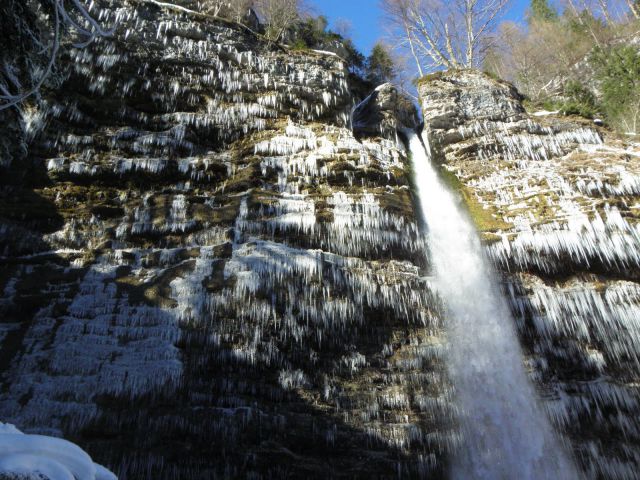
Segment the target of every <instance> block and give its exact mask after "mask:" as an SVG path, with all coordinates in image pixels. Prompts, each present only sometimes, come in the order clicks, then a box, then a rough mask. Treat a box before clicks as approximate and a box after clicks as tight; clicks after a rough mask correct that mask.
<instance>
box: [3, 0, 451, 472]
mask: <svg viewBox="0 0 640 480" xmlns="http://www.w3.org/2000/svg"><path fill="white" fill-rule="evenodd" d="M100 17H101V19H102V21H103V22H105V23H106V24H117V25H118V28H117V33H116V35H115V36H114V37H113V38H107V39H102V40H100V41H98V42H96V43H94V44H92V45H91V46H89V47H88V48H86V49H82V50H72V51H71V53H70V54H69V57H68V58H67V59H66V60H64V61H63V72H64V73H65V75H66V80H65V81H64V83H63V84H62V86H61V87H60V88H59V89H50V90H48V91H47V92H45V94H44V96H43V99H42V101H41V102H39V104H38V105H37V106H32V107H31V109H30V110H29V111H28V112H27V113H28V115H27V121H26V123H25V124H24V125H23V128H22V130H21V133H19V134H18V133H15V132H14V134H13V136H12V138H11V142H10V143H11V144H12V145H23V146H24V147H25V148H24V149H23V151H26V152H27V154H26V157H25V158H22V159H21V160H20V161H17V157H15V158H14V159H13V161H12V162H11V166H10V167H7V165H8V164H9V163H10V161H9V159H8V157H5V158H3V160H4V163H3V164H4V166H5V167H7V168H6V170H5V172H7V174H6V175H3V178H4V180H3V185H2V188H1V189H0V192H1V195H0V217H1V218H2V222H1V224H0V232H1V235H0V254H1V257H0V292H1V296H0V372H1V374H2V377H1V381H2V388H1V389H0V419H2V421H4V422H9V423H12V424H15V425H16V426H17V427H18V428H20V429H21V430H23V431H25V432H27V433H45V434H48V435H60V436H64V437H65V438H67V439H70V440H72V441H74V442H76V443H78V444H79V445H80V446H81V447H82V448H84V449H85V450H86V451H87V452H89V453H90V454H91V456H92V457H93V458H94V459H95V460H96V461H97V462H99V463H101V464H104V465H105V466H107V467H109V468H110V469H111V470H113V471H114V473H116V474H117V475H118V476H119V478H120V480H126V479H141V478H153V479H176V478H180V479H196V478H202V479H204V478H207V479H210V478H255V479H258V478H265V479H266V478H284V477H289V478H302V477H309V478H329V477H350V478H353V477H362V478H391V477H396V476H398V475H404V476H411V475H413V476H417V475H427V474H429V475H432V476H431V477H430V478H438V477H439V476H440V475H441V474H442V473H443V472H444V469H445V468H446V459H447V452H448V451H449V450H450V448H451V446H452V445H453V444H454V443H455V435H454V433H453V430H452V425H451V423H452V420H451V419H452V413H451V412H450V407H449V405H450V402H449V401H448V396H449V388H448V382H447V379H446V374H445V371H444V367H443V362H442V360H441V357H442V353H441V352H442V341H441V336H440V333H441V321H440V315H439V310H440V308H439V302H438V300H437V299H436V298H434V296H433V295H432V294H431V293H430V289H429V285H428V281H427V280H426V279H425V277H424V276H423V274H424V271H425V269H426V267H427V265H426V261H425V258H424V242H423V240H422V236H421V235H420V234H419V231H418V227H417V222H416V218H415V216H414V213H413V206H412V197H411V191H410V188H409V178H408V175H407V171H408V168H407V156H406V153H405V150H404V148H403V147H402V146H401V145H399V144H396V142H395V141H389V140H385V139H381V138H370V139H367V140H363V141H357V140H356V139H355V138H354V137H353V135H352V133H351V131H350V130H349V129H347V128H345V127H347V125H348V121H349V113H350V111H351V108H352V106H353V105H354V104H355V103H356V100H357V98H356V97H355V96H354V94H353V92H352V91H351V87H350V83H349V76H348V72H347V69H346V67H345V65H344V62H343V61H342V60H341V59H340V58H339V57H338V56H335V55H329V54H325V53H321V52H314V51H306V52H290V51H284V50H282V49H281V48H278V47H274V46H270V45H268V44H266V43H264V42H262V41H261V40H260V38H258V37H256V36H255V35H254V34H253V33H251V32H250V31H248V30H245V29H243V28H241V27H239V26H237V25H234V24H225V23H223V22H221V21H218V20H213V19H211V18H208V17H206V16H202V15H198V14H194V13H190V12H186V11H183V10H179V9H175V8H169V7H166V6H162V5H159V4H158V3H156V2H152V1H136V0H124V1H119V2H116V1H113V2H106V3H105V4H104V9H103V11H102V13H101V14H100ZM6 143H7V142H5V144H6ZM12 148H13V147H12ZM3 151H9V150H8V149H5V150H3ZM11 151H14V150H11Z"/></svg>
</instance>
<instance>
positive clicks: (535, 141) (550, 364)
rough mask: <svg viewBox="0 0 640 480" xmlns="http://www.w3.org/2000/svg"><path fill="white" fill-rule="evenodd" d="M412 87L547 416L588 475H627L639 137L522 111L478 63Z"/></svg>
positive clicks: (638, 373)
mask: <svg viewBox="0 0 640 480" xmlns="http://www.w3.org/2000/svg"><path fill="white" fill-rule="evenodd" d="M419 91H420V96H421V100H422V106H423V110H424V117H425V122H426V124H427V132H426V133H427V135H428V137H429V139H430V141H431V145H432V149H433V151H434V154H435V155H434V156H435V158H436V160H437V161H438V162H440V163H442V170H443V175H444V176H445V177H446V178H447V179H448V180H449V183H450V184H451V185H452V186H453V187H455V188H457V189H458V190H459V191H460V194H461V197H462V200H464V201H465V202H466V203H467V206H468V208H469V214H470V215H471V217H472V219H473V220H474V221H475V222H476V225H477V226H478V228H479V230H480V231H481V232H482V233H483V235H484V238H485V240H486V252H487V255H488V256H489V257H490V258H491V259H492V260H493V262H494V264H495V265H496V267H497V268H498V269H500V270H501V271H502V272H503V275H504V287H505V293H506V294H507V295H508V296H509V298H510V300H511V302H512V307H513V313H514V318H515V319H516V326H517V328H518V331H519V334H520V337H521V342H522V345H524V346H525V347H526V351H527V354H528V360H527V362H528V365H529V367H530V369H531V377H532V379H533V381H534V382H536V383H537V385H538V387H539V389H540V392H541V394H542V396H543V398H544V400H545V406H546V408H547V412H548V414H549V416H550V418H551V420H552V421H553V422H554V423H555V425H556V426H557V427H558V429H559V430H560V431H564V432H565V433H566V437H567V438H570V439H571V442H572V446H573V450H574V453H575V458H576V459H577V460H578V462H579V463H580V465H581V467H582V469H583V475H584V478H587V479H596V478H621V479H622V478H625V479H631V478H634V476H636V475H637V471H638V469H639V468H640V423H639V422H638V415H637V412H638V407H639V406H640V389H639V388H638V385H639V383H638V382H639V380H640V361H639V359H640V347H639V345H640V327H639V325H638V322H637V321H636V319H637V318H639V317H638V315H639V314H640V295H639V293H640V276H639V273H638V272H640V235H639V233H640V210H639V209H638V205H640V145H638V144H634V143H632V142H629V141H625V140H621V139H619V138H616V137H615V136H613V135H611V134H610V133H608V132H607V131H606V130H603V129H598V128H595V127H594V126H593V125H592V124H591V122H584V121H580V120H569V119H567V118H555V117H554V116H552V115H547V116H540V117H535V118H534V117H530V116H528V115H527V114H526V113H525V111H524V109H523V107H522V105H521V103H520V98H519V95H518V93H517V92H516V91H515V90H514V89H513V87H511V86H510V85H508V84H506V83H503V82H499V81H496V80H494V79H492V78H489V77H488V76H486V75H484V74H482V73H480V72H475V71H461V72H444V73H442V74H436V75H435V76H432V77H430V78H426V79H424V80H423V81H421V82H420V85H419ZM434 208H437V206H434Z"/></svg>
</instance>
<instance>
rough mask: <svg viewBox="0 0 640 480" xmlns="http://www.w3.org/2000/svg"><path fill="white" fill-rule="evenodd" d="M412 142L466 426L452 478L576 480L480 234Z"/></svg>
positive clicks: (417, 143) (424, 151) (412, 136)
mask: <svg viewBox="0 0 640 480" xmlns="http://www.w3.org/2000/svg"><path fill="white" fill-rule="evenodd" d="M410 141H411V142H410V146H411V152H412V158H413V164H414V171H415V175H416V182H415V183H416V185H417V187H418V193H419V198H420V202H421V207H422V211H423V214H424V216H425V220H426V224H427V227H428V235H429V239H428V240H429V246H430V250H431V259H432V262H433V267H434V269H435V279H434V286H435V287H436V290H437V291H438V293H439V294H440V295H441V296H442V299H443V301H444V303H445V307H446V310H447V312H448V319H449V320H448V321H449V325H448V328H447V330H448V336H449V349H448V359H447V360H448V366H449V372H450V375H451V378H452V381H453V383H454V387H455V396H456V403H457V406H458V408H459V410H460V424H461V430H462V440H461V441H462V445H461V448H460V450H459V451H458V452H457V454H456V455H455V458H454V459H453V462H452V467H451V468H452V478H454V479H477V480H493V479H516V478H517V479H522V480H540V479H543V478H549V479H551V478H554V479H559V480H569V479H571V480H573V479H577V478H578V476H577V473H576V471H575V467H574V466H573V464H572V462H571V460H570V459H569V457H568V456H567V455H566V454H565V452H564V450H563V448H562V446H561V444H560V443H559V442H558V440H557V439H556V437H555V435H554V432H553V429H552V427H551V425H550V424H549V421H548V419H547V417H546V416H545V413H544V410H543V409H542V408H541V407H540V405H539V403H538V401H537V400H536V393H535V390H534V389H533V387H532V386H531V385H530V384H529V381H528V377H527V374H526V372H525V369H524V366H523V361H522V360H523V357H522V352H521V350H520V346H519V343H518V339H517V336H516V332H515V328H514V322H513V319H512V316H511V313H510V311H509V306H508V304H507V301H506V299H505V298H504V297H503V295H502V294H501V293H500V290H499V288H498V283H497V281H496V279H495V278H493V275H492V274H491V270H490V267H489V265H488V262H487V261H486V260H485V259H484V257H483V252H482V246H481V243H480V241H479V238H478V235H477V233H476V232H475V229H474V227H473V225H472V223H471V221H470V220H469V219H468V218H466V217H465V215H464V214H463V212H462V210H461V209H460V207H459V206H458V204H457V202H456V199H455V196H454V195H453V194H452V193H451V192H449V191H448V189H447V188H446V187H445V185H444V184H443V182H442V181H441V180H440V179H439V178H438V174H437V172H436V170H435V168H434V167H433V165H432V163H431V158H430V155H429V154H428V153H427V150H428V148H427V149H425V148H424V147H423V144H422V142H421V140H420V137H419V136H418V135H415V134H413V132H411V134H410ZM427 146H428V144H427Z"/></svg>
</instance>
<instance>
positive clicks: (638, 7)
mask: <svg viewBox="0 0 640 480" xmlns="http://www.w3.org/2000/svg"><path fill="white" fill-rule="evenodd" d="M626 2H627V5H628V7H629V11H630V12H631V14H632V15H633V16H634V18H635V19H636V20H640V2H638V0H626Z"/></svg>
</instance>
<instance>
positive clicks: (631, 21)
mask: <svg viewBox="0 0 640 480" xmlns="http://www.w3.org/2000/svg"><path fill="white" fill-rule="evenodd" d="M626 4H627V6H628V9H627V11H626V12H624V13H625V15H620V14H619V13H620V12H619V11H618V10H616V9H615V8H614V6H612V5H611V4H610V3H609V2H597V3H596V2H593V3H588V2H582V3H577V2H571V3H568V4H566V6H565V8H564V10H562V11H560V12H559V11H557V10H556V9H555V7H554V3H553V2H551V1H550V0H531V4H530V8H529V15H528V17H527V26H526V28H525V27H522V26H520V25H517V24H514V23H509V22H505V23H504V24H502V26H501V27H500V29H499V32H498V33H499V34H498V39H499V40H498V42H497V44H496V46H495V47H494V48H492V49H491V50H490V51H489V52H488V54H487V56H486V58H485V63H484V65H483V67H484V70H485V71H488V72H491V73H492V74H496V75H498V76H499V77H501V78H503V79H505V80H508V81H510V82H512V83H513V84H514V85H515V86H516V87H517V88H518V90H519V91H520V92H521V93H523V94H524V96H525V97H526V98H527V99H528V101H529V103H530V105H532V106H533V107H534V108H544V109H546V110H559V111H560V112H562V113H564V114H566V115H580V116H582V117H585V118H594V117H596V116H597V117H600V118H602V119H603V120H605V121H606V122H607V123H608V125H609V126H611V127H613V128H614V129H616V130H618V131H619V132H633V133H639V129H640V128H639V127H640V126H639V125H638V124H639V123H640V122H639V120H640V118H639V117H640V91H639V89H640V86H639V80H638V78H640V59H639V55H640V47H638V46H637V44H636V45H635V46H634V45H633V43H631V44H630V43H629V39H630V38H637V35H638V20H639V19H640V18H638V15H636V12H635V11H634V10H633V6H632V3H631V2H626Z"/></svg>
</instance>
